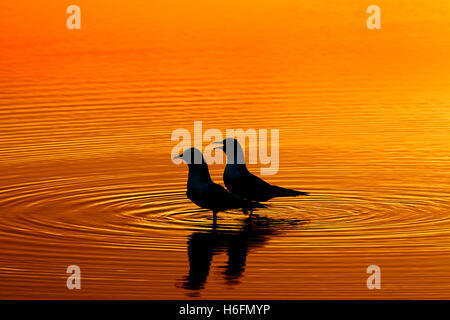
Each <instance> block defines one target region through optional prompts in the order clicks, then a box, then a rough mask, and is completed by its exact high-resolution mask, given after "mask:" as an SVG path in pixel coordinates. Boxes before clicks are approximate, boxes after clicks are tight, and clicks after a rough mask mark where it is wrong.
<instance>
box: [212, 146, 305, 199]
mask: <svg viewBox="0 0 450 320" xmlns="http://www.w3.org/2000/svg"><path fill="white" fill-rule="evenodd" d="M215 143H220V144H223V146H220V147H217V148H216V149H221V150H223V151H224V152H225V154H226V155H227V165H226V166H225V171H224V173H223V182H224V183H225V186H226V187H227V189H228V190H229V191H230V192H231V193H233V194H236V195H238V196H239V197H241V198H243V199H246V200H250V201H258V202H264V201H268V200H270V199H272V198H275V197H296V196H299V195H308V193H307V192H303V191H296V190H292V189H287V188H282V187H278V186H275V185H272V184H269V183H267V182H266V181H264V180H263V179H261V178H259V177H257V176H255V175H254V174H252V173H251V172H250V171H249V170H248V169H247V166H246V165H245V159H244V151H243V150H242V147H241V145H240V144H239V142H238V141H237V140H236V139H234V138H227V139H225V140H223V141H220V142H215Z"/></svg>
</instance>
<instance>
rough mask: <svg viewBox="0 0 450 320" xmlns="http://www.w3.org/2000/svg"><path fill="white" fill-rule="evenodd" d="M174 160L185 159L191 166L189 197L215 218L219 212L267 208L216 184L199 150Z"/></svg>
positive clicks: (190, 150)
mask: <svg viewBox="0 0 450 320" xmlns="http://www.w3.org/2000/svg"><path fill="white" fill-rule="evenodd" d="M174 159H183V160H184V161H185V162H186V163H187V164H188V166H189V177H188V182H187V191H186V195H187V197H188V198H189V199H190V200H191V201H192V202H193V203H195V204H196V205H197V206H199V207H201V208H204V209H209V210H212V211H213V213H214V218H216V214H217V212H219V211H225V210H228V209H242V211H243V212H244V213H247V210H250V211H251V210H252V209H253V208H264V207H265V206H264V205H263V204H260V203H257V202H253V201H249V200H244V199H242V198H240V197H239V196H237V195H234V194H232V193H230V192H228V191H227V189H225V188H224V187H222V186H221V185H219V184H217V183H214V182H213V181H212V180H211V176H210V175H209V170H208V165H207V164H206V162H205V160H204V159H203V155H202V153H201V152H200V151H199V150H198V149H196V148H190V149H187V150H186V151H184V152H183V153H182V154H180V155H179V156H175V157H174Z"/></svg>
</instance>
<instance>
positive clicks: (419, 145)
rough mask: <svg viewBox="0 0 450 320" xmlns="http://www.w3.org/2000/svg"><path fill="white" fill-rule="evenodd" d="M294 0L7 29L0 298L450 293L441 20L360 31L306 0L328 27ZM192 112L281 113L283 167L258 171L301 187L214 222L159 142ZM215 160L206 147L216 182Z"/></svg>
mask: <svg viewBox="0 0 450 320" xmlns="http://www.w3.org/2000/svg"><path fill="white" fill-rule="evenodd" d="M44 2H45V3H47V4H48V5H49V6H50V1H44ZM282 2H283V3H285V1H282ZM323 3H325V2H323ZM10 5H11V4H10V3H9V2H5V3H2V4H0V12H6V9H8V10H12V11H11V12H12V13H11V16H13V15H14V14H16V15H18V16H19V15H21V14H22V10H18V9H17V8H16V9H17V10H16V9H12V8H10V7H9V6H10ZM111 5H112V6H114V4H111ZM286 5H288V4H287V2H286ZM290 5H292V4H290ZM430 5H432V4H430ZM86 6H87V8H86V9H88V8H91V9H92V10H95V8H94V7H90V6H91V5H90V4H86ZM161 6H162V7H164V6H166V5H164V4H161ZM205 6H206V4H205ZM270 6H276V4H271V5H270ZM301 6H305V8H303V7H302V8H301V10H300V9H295V10H294V9H293V10H288V11H289V14H288V13H284V14H283V15H281V16H283V19H281V18H276V17H280V15H279V14H281V13H280V12H278V11H274V10H268V11H267V13H266V12H265V11H264V12H259V11H258V12H259V13H255V16H253V15H252V16H248V14H242V15H233V17H235V19H237V20H231V21H234V22H232V23H231V24H230V25H229V26H228V22H227V26H228V27H227V28H224V27H223V25H222V24H221V22H220V21H222V22H223V20H220V19H219V20H218V17H216V18H217V19H214V17H215V15H217V13H215V11H214V12H213V11H208V12H209V15H208V16H206V15H205V17H203V16H201V17H197V23H198V25H199V26H201V27H196V26H195V25H196V24H195V25H194V24H193V23H191V21H190V20H189V19H188V18H187V17H188V16H189V15H187V14H183V15H182V16H183V17H184V18H181V17H180V16H178V15H177V14H176V13H172V15H173V16H172V15H171V14H169V13H167V12H171V11H170V10H168V11H167V10H163V9H164V8H162V7H161V8H159V7H158V8H152V10H142V9H136V8H134V6H130V7H129V8H127V9H126V10H122V9H120V10H119V9H118V10H117V12H119V11H120V12H122V13H123V14H124V15H125V16H126V17H128V19H127V21H129V25H127V28H118V29H114V30H113V31H111V30H110V29H109V28H113V25H114V22H116V23H118V24H119V25H120V23H121V18H120V17H119V15H118V13H112V12H109V15H108V18H107V19H109V20H107V21H108V23H106V22H105V23H104V24H100V23H99V24H98V25H97V24H95V23H92V24H91V25H90V27H89V28H85V29H82V30H80V33H78V34H71V36H70V37H68V36H67V34H66V33H64V32H67V30H65V31H64V32H63V31H61V32H56V31H55V34H53V33H51V32H50V33H49V35H44V34H40V33H37V31H33V30H28V29H27V30H28V31H27V32H28V33H29V34H31V35H33V36H29V37H27V36H25V35H24V36H23V37H24V38H23V39H22V38H21V39H19V40H13V39H11V38H9V36H8V35H5V36H4V37H5V38H4V39H2V41H5V42H6V43H7V44H9V45H5V46H2V49H1V51H0V60H1V61H2V68H0V170H1V171H0V172H1V175H0V298H14V299H17V298H57V299H59V298H61V299H69V298H70V299H72V298H98V299H108V298H131V299H190V298H195V297H200V298H204V299H215V298H216V299H228V298H230V299H231V298H233V299H259V298H261V299H308V298H352V299H357V298H362V299H365V298H405V299H406V298H447V299H448V298H450V268H449V264H450V214H449V212H450V210H449V209H450V185H449V181H450V161H449V160H450V152H449V150H450V138H449V137H450V136H449V134H448V132H449V130H450V122H449V121H448V119H450V111H449V110H450V106H449V101H450V100H449V98H450V95H449V94H448V89H447V88H449V87H450V77H449V76H448V75H449V74H450V73H449V71H450V65H449V64H448V59H447V57H448V54H449V53H450V47H449V46H448V41H447V40H448V32H447V33H446V31H445V30H443V31H442V34H441V35H436V34H435V33H434V32H432V31H430V30H429V29H427V28H424V29H420V30H418V29H417V30H416V29H414V30H415V31H416V33H410V29H408V32H406V31H405V30H406V29H401V28H400V29H396V28H395V26H396V24H395V23H394V22H392V28H393V31H392V32H384V33H381V32H380V33H377V34H374V33H366V30H365V29H364V30H362V27H361V28H359V29H358V28H356V27H355V25H357V23H360V22H359V21H360V19H359V18H358V19H359V20H356V18H355V19H354V20H351V19H350V20H348V19H347V20H346V21H350V22H351V25H345V26H342V25H341V22H339V21H342V20H339V21H338V20H336V21H335V20H333V18H332V16H334V13H333V10H332V9H330V8H328V4H327V5H326V6H325V5H324V7H321V9H320V10H319V11H317V12H320V13H321V14H328V15H327V17H329V18H330V19H331V20H329V23H332V25H333V26H335V27H330V26H329V25H328V24H327V25H326V27H323V25H322V27H320V26H321V25H320V23H324V22H323V21H322V20H320V19H317V14H318V13H317V12H316V11H314V10H315V9H314V8H309V7H308V6H310V5H309V4H301ZM4 7H5V8H4ZM6 7H7V8H6ZM136 7H138V6H136ZM325 7H326V8H325ZM350 7H351V8H353V9H355V10H359V9H358V8H357V6H356V5H354V6H350ZM133 8H134V9H133ZM327 8H328V9H327ZM3 9H4V10H3ZM153 9H154V10H153ZM165 9H167V8H165ZM313 9H314V10H313ZM49 10H51V9H49ZM105 10H107V9H105ZM186 10H188V9H186ZM192 10H194V9H192ZM205 10H206V9H205ZM239 10H243V12H244V13H245V12H246V11H245V8H244V7H243V8H240V9H239ZM280 10H281V9H280ZM304 10H306V12H315V14H312V15H308V17H303V18H302V19H299V18H298V17H297V16H296V17H292V16H291V12H292V14H294V13H295V12H297V11H298V12H303V11H304ZM308 10H313V11H308ZM123 11H124V12H123ZM141 11H145V14H146V15H151V17H152V19H150V21H154V20H155V19H156V20H158V19H163V20H164V19H169V20H170V21H172V22H173V24H167V25H166V24H164V23H160V24H158V25H160V26H161V28H160V29H158V30H156V29H155V28H156V27H154V26H153V25H152V24H149V22H148V21H149V20H148V17H147V16H145V17H144V16H143V14H144V13H143V12H142V13H140V12H141ZM219 11H221V12H222V14H225V13H223V10H219ZM419 11H420V10H419ZM88 12H89V11H88ZM162 12H164V13H165V14H166V13H167V14H168V15H169V16H170V17H169V16H165V15H164V14H162ZM272 12H278V13H279V14H272ZM283 12H284V11H283ZM324 12H325V13H324ZM192 13H195V12H192ZM269 13H270V14H269ZM24 14H25V13H24ZM91 14H92V13H91ZM284 15H286V16H284ZM241 16H242V18H240V17H241ZM131 17H133V18H131ZM244 17H245V19H244ZM153 18H154V19H153ZM9 19H11V18H10V17H4V18H2V19H0V20H2V22H3V23H7V22H8V21H9ZM96 19H100V20H99V21H103V20H101V19H106V18H105V17H103V18H102V17H96ZM386 19H387V20H386V23H388V22H389V20H388V19H390V18H389V17H387V18H386ZM391 19H393V18H392V17H391ZM405 19H406V18H405ZM47 20H48V21H49V22H48V23H50V27H51V30H59V29H58V26H59V24H60V21H59V20H58V21H57V20H55V21H53V20H52V19H47ZM158 21H159V20H158ZM175 21H176V22H177V23H175ZM227 21H228V20H227ZM159 22H161V21H159ZM263 22H264V23H263ZM281 22H283V23H281ZM285 22H286V23H285ZM350 22H349V23H350ZM353 22H354V23H355V25H353ZM223 23H224V24H225V22H223ZM317 24H319V25H317ZM43 25H44V26H43V28H44V27H45V26H46V24H43ZM211 25H213V26H211ZM210 26H211V27H210ZM256 26H259V27H258V28H261V30H260V29H258V28H257V27H256ZM50 27H48V28H50ZM412 27H414V26H412ZM14 28H18V29H20V28H28V27H27V26H23V27H20V26H16V27H14ZM45 28H47V27H45ZM355 28H356V29H355ZM430 28H431V27H430ZM436 28H437V27H436ZM225 29H226V30H225ZM243 29H244V30H243ZM360 29H361V30H360ZM394 29H395V30H394ZM49 30H50V29H49ZM181 30H182V31H181ZM351 30H357V31H351ZM440 30H441V29H440ZM28 33H25V34H28ZM46 34H47V33H46ZM112 35H113V36H112ZM431 35H432V36H431ZM46 37H48V38H46ZM424 38H426V39H428V40H427V41H423V39H424ZM27 39H28V40H27ZM149 39H151V40H149ZM299 39H300V40H301V41H300V40H299ZM324 39H326V41H325V40H324ZM15 41H18V42H17V43H16V42H15ZM274 43H276V45H275V44H274ZM374 44H376V45H374ZM444 44H445V45H444ZM15 46H20V47H21V48H22V49H23V50H21V51H20V52H19V53H17V51H14V50H13V48H15ZM367 48H371V49H370V50H368V49H367ZM383 48H384V49H383ZM385 48H390V49H389V50H386V49H385ZM406 53H407V54H406ZM55 57H56V58H55ZM194 121H203V125H204V127H205V129H206V128H217V129H218V130H220V131H221V132H225V130H226V129H234V128H236V129H237V128H243V129H248V128H254V129H256V130H257V129H259V128H269V129H270V128H275V129H279V138H280V139H279V153H280V154H279V158H280V162H279V170H278V173H277V174H275V175H269V176H264V177H263V178H264V179H265V180H266V181H268V182H270V183H272V184H275V185H279V186H283V187H285V188H291V189H294V190H300V191H306V192H309V194H310V195H309V196H305V197H302V196H299V197H287V198H274V199H272V200H270V201H269V202H267V208H258V209H256V210H255V212H254V214H255V217H253V218H252V219H249V217H248V216H247V215H244V214H243V213H242V212H241V210H230V211H227V212H220V213H219V214H218V217H217V224H216V225H214V224H213V219H212V213H211V211H208V210H203V209H200V208H198V207H197V206H196V205H194V204H193V203H192V202H191V201H189V199H187V197H186V181H187V173H188V169H187V166H186V165H185V164H181V165H175V164H174V163H173V162H172V160H171V150H172V148H173V146H174V145H175V142H173V141H171V133H172V132H173V131H174V130H176V129H179V128H186V129H188V130H192V128H193V124H194ZM206 144H207V143H205V144H204V145H203V147H205V146H206ZM263 166H264V164H252V165H249V166H248V167H249V170H250V171H251V172H252V173H255V174H257V175H260V174H259V169H260V168H261V167H263ZM224 168H225V165H224V164H213V165H210V166H209V169H210V172H211V177H212V179H213V181H214V182H216V183H219V184H221V185H224V183H223V180H222V174H223V171H224ZM69 265H78V266H79V267H80V269H81V275H82V278H81V279H82V280H81V281H82V282H81V283H82V289H81V290H68V289H67V287H66V279H67V276H68V275H67V273H66V269H67V266H69ZM369 265H378V266H380V268H381V274H382V289H381V290H368V289H367V286H366V280H367V277H368V274H367V273H366V268H367V267H368V266H369Z"/></svg>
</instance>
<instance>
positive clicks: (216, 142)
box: [213, 140, 225, 150]
mask: <svg viewBox="0 0 450 320" xmlns="http://www.w3.org/2000/svg"><path fill="white" fill-rule="evenodd" d="M224 141H225V140H222V141H215V142H213V144H223V142H224ZM223 147H224V146H219V147H215V148H214V150H216V149H220V150H223Z"/></svg>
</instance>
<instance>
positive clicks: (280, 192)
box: [272, 186, 309, 197]
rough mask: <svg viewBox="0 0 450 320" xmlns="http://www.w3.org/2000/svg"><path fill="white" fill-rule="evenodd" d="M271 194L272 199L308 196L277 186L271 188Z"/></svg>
mask: <svg viewBox="0 0 450 320" xmlns="http://www.w3.org/2000/svg"><path fill="white" fill-rule="evenodd" d="M272 192H273V195H274V197H297V196H308V195H309V193H308V192H304V191H297V190H292V189H286V188H282V187H278V186H272Z"/></svg>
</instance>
